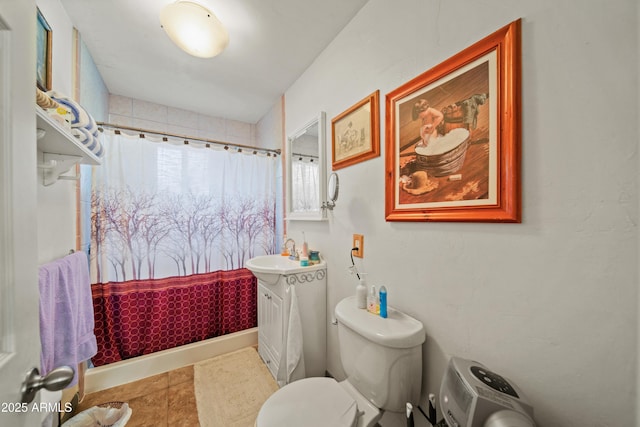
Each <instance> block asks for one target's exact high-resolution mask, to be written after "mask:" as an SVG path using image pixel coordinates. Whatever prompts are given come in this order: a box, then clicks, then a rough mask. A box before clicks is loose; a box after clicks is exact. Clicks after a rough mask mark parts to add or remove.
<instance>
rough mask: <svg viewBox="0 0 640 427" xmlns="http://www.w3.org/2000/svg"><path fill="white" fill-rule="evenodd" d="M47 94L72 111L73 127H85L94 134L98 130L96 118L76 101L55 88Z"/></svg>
mask: <svg viewBox="0 0 640 427" xmlns="http://www.w3.org/2000/svg"><path fill="white" fill-rule="evenodd" d="M47 95H49V96H50V97H51V98H53V100H55V101H57V102H58V103H59V104H61V105H63V106H65V107H66V108H67V109H68V110H69V111H71V114H73V117H74V118H73V120H72V121H71V127H72V128H84V129H87V130H88V131H89V132H90V133H92V134H95V133H96V132H97V131H98V125H97V124H96V121H95V119H94V118H93V117H92V116H91V114H89V113H88V112H87V110H85V109H84V108H83V107H82V106H81V105H80V104H78V103H77V102H76V101H74V100H73V99H71V98H69V97H67V96H65V95H63V94H61V93H58V92H56V91H54V90H50V91H49V92H47Z"/></svg>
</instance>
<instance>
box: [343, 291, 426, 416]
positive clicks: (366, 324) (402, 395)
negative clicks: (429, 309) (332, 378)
mask: <svg viewBox="0 0 640 427" xmlns="http://www.w3.org/2000/svg"><path fill="white" fill-rule="evenodd" d="M336 319H337V320H338V342H339V345H340V360H341V361H342V366H343V368H344V371H345V373H346V374H347V381H349V382H350V383H351V384H352V385H353V386H354V387H355V388H356V389H357V390H358V392H360V394H362V395H363V396H364V397H365V398H366V399H367V400H369V401H370V402H371V403H373V404H374V405H375V406H376V407H378V408H380V409H384V410H387V411H393V412H402V411H404V410H405V408H406V403H407V402H412V403H413V404H414V405H417V404H418V403H419V399H420V388H421V384H422V343H423V342H424V340H425V331H424V326H423V325H422V323H421V322H420V321H418V320H416V319H414V318H413V317H411V316H409V315H407V314H404V313H402V312H400V311H398V310H395V309H393V308H392V307H389V309H388V317H387V318H386V319H385V318H382V317H380V316H377V315H375V314H371V313H369V312H368V311H366V310H363V309H361V308H358V307H357V305H356V300H355V297H353V296H351V297H348V298H345V299H343V300H342V301H340V302H339V303H338V305H337V306H336Z"/></svg>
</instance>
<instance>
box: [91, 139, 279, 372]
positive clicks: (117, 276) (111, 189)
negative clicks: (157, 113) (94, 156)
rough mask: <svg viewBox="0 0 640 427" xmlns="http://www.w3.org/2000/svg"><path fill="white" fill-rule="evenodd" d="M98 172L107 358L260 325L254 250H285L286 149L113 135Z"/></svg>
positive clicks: (98, 359)
mask: <svg viewBox="0 0 640 427" xmlns="http://www.w3.org/2000/svg"><path fill="white" fill-rule="evenodd" d="M101 138H102V142H103V144H104V147H105V153H106V154H105V157H104V160H103V164H102V165H101V166H99V167H95V168H94V170H93V183H92V194H91V205H92V206H91V210H92V215H91V216H92V218H91V224H92V231H91V234H92V243H91V251H90V255H91V256H90V259H91V275H92V285H91V286H92V294H93V303H94V311H95V316H96V322H95V324H96V326H95V331H96V337H97V340H98V354H97V355H96V356H95V357H94V359H93V363H94V365H96V366H100V365H104V364H107V363H111V362H116V361H119V360H123V359H127V358H131V357H136V356H140V355H143V354H149V353H152V352H155V351H159V350H164V349H168V348H172V347H176V346H179V345H183V344H188V343H191V342H196V341H200V340H203V339H207V338H211V337H215V336H219V335H223V334H227V333H231V332H236V331H239V330H243V329H248V328H251V327H254V326H256V324H257V308H256V283H255V278H254V277H253V275H252V274H251V272H249V271H248V270H246V269H244V268H243V267H244V263H245V261H246V260H247V259H249V258H252V257H254V256H257V255H262V254H269V253H274V252H275V248H276V244H275V197H276V183H275V177H276V168H277V167H278V160H277V159H276V158H275V156H266V155H261V154H253V153H251V154H245V153H238V152H237V150H233V149H222V147H221V148H220V149H214V148H211V147H206V146H205V145H204V144H196V143H194V142H190V143H189V144H188V145H186V144H184V142H183V141H182V140H180V141H171V140H170V139H169V140H167V138H164V139H165V141H162V140H159V141H157V142H156V141H154V140H153V139H152V137H150V136H146V137H145V138H140V137H139V136H138V135H137V134H136V136H135V138H136V140H131V138H130V137H129V136H126V135H122V134H120V135H116V134H111V133H105V134H103V136H102V137H101Z"/></svg>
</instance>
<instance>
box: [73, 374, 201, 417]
mask: <svg viewBox="0 0 640 427" xmlns="http://www.w3.org/2000/svg"><path fill="white" fill-rule="evenodd" d="M112 401H124V402H128V403H129V406H130V407H131V409H132V414H131V418H130V419H129V422H128V423H127V427H169V426H180V427H199V426H200V423H199V422H198V410H197V407H196V398H195V395H194V391H193V366H187V367H184V368H181V369H177V370H175V371H170V372H166V373H164V374H159V375H154V376H152V377H149V378H145V379H142V380H140V381H134V382H132V383H128V384H123V385H121V386H118V387H113V388H110V389H107V390H103V391H100V392H97V393H91V394H88V395H86V396H85V398H84V399H83V400H82V402H81V403H80V405H78V411H77V412H81V411H84V410H85V409H88V408H90V407H92V406H95V405H98V404H101V403H106V402H112ZM62 427H64V424H63V425H62Z"/></svg>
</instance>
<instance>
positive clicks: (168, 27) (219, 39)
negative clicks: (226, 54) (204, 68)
mask: <svg viewBox="0 0 640 427" xmlns="http://www.w3.org/2000/svg"><path fill="white" fill-rule="evenodd" d="M160 24H161V25H162V28H163V29H164V31H165V32H166V33H167V35H168V36H169V38H170V39H171V40H172V41H173V42H174V43H175V44H177V45H178V46H179V47H180V49H182V50H184V51H185V52H187V53H189V54H191V55H193V56H197V57H199V58H211V57H213V56H216V55H218V54H219V53H220V52H222V51H223V50H224V48H226V47H227V44H229V34H228V33H227V30H226V29H225V28H224V26H223V25H222V23H221V22H220V20H219V19H218V18H217V17H216V15H214V14H213V12H211V11H210V10H209V9H207V8H206V7H204V6H202V5H199V4H198V3H194V2H191V1H177V2H175V3H171V4H168V5H166V6H165V7H164V9H162V12H160Z"/></svg>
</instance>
